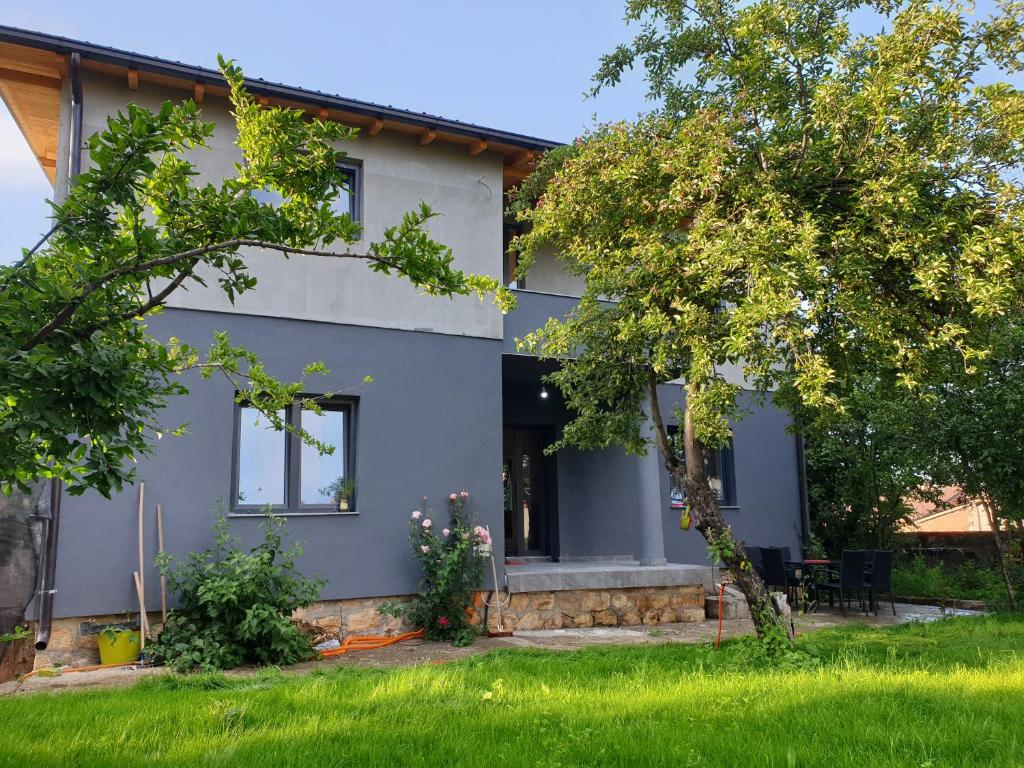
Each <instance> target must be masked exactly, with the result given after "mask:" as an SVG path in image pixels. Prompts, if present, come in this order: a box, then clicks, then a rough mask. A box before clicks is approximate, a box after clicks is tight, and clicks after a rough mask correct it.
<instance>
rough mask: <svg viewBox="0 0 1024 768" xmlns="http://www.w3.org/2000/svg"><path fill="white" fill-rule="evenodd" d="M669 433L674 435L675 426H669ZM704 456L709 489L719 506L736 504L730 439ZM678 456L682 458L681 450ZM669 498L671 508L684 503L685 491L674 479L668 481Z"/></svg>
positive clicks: (734, 470)
mask: <svg viewBox="0 0 1024 768" xmlns="http://www.w3.org/2000/svg"><path fill="white" fill-rule="evenodd" d="M668 429H669V434H670V435H671V436H672V437H674V436H675V433H676V427H669V428H668ZM709 454H710V455H708V456H707V457H706V459H705V460H706V461H707V474H708V484H709V485H710V486H711V490H713V491H714V492H715V496H717V497H718V505H719V506H720V507H735V506H736V465H735V461H734V458H733V450H732V440H730V441H729V445H727V446H725V447H724V448H717V449H715V450H713V451H710V452H709ZM679 458H680V459H683V455H682V452H680V454H679ZM670 487H671V489H670V491H669V498H670V503H671V506H672V508H673V509H681V508H682V507H683V505H684V504H685V503H686V492H685V491H684V490H683V489H682V488H680V487H679V486H677V485H676V483H675V480H671V483H670Z"/></svg>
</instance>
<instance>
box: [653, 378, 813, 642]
mask: <svg viewBox="0 0 1024 768" xmlns="http://www.w3.org/2000/svg"><path fill="white" fill-rule="evenodd" d="M696 391H697V390H696V387H695V385H693V384H690V385H689V386H688V388H687V394H688V395H689V396H690V397H692V396H693V395H694V394H695V393H696ZM648 394H649V396H650V404H651V420H652V422H653V423H654V431H655V436H656V439H657V442H658V449H659V451H660V452H661V455H662V458H663V459H664V460H665V467H666V469H668V471H669V473H670V474H671V475H672V477H673V479H675V481H676V482H677V483H679V484H680V486H681V487H682V488H684V489H685V491H686V502H687V504H689V506H690V518H691V520H692V521H693V525H694V527H695V528H696V529H697V530H698V531H700V533H701V535H702V536H703V537H704V539H705V541H707V542H708V546H709V549H711V550H712V551H713V552H714V553H715V554H716V555H717V557H718V559H719V560H720V562H721V564H722V565H723V566H724V567H726V568H728V569H729V573H730V574H731V575H732V578H733V581H734V582H735V583H736V586H737V587H739V590H740V591H741V592H742V593H743V596H744V598H746V601H747V606H748V607H749V608H750V616H751V618H752V619H753V622H754V631H755V632H757V636H758V637H761V638H763V637H765V636H766V635H767V634H769V633H771V632H772V631H773V630H781V631H782V632H783V633H784V636H785V637H789V638H790V639H792V636H793V633H792V628H791V627H790V626H787V622H785V621H784V620H783V617H782V615H781V614H780V613H779V611H778V609H777V608H776V607H775V605H774V604H773V602H772V599H771V595H769V593H768V588H767V587H766V586H765V583H764V581H763V580H762V579H761V577H760V576H759V575H758V573H757V571H755V570H754V567H753V564H752V563H751V562H750V558H749V557H747V551H746V550H745V549H744V548H743V544H742V543H741V542H740V541H739V540H738V539H737V538H736V536H735V535H734V534H733V532H732V527H731V526H729V525H728V523H726V522H725V519H724V518H723V517H722V511H721V510H720V509H719V507H718V499H717V498H715V494H714V492H713V491H712V490H711V485H710V484H709V483H708V476H707V470H706V469H705V463H704V455H705V454H704V446H703V445H702V444H701V442H700V441H699V440H698V439H697V436H696V434H695V433H694V429H693V422H692V419H691V417H690V410H689V400H690V398H688V400H687V408H686V413H685V419H684V424H683V451H684V456H685V464H684V463H683V462H681V461H680V460H679V457H678V455H676V452H675V450H674V449H673V448H672V445H671V442H670V441H669V438H668V432H667V430H666V429H665V424H664V422H663V421H662V418H661V412H660V410H659V406H658V392H657V382H656V380H655V379H654V377H653V375H652V376H651V378H650V382H649V386H648Z"/></svg>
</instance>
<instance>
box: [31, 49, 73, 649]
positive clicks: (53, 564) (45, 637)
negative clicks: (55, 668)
mask: <svg viewBox="0 0 1024 768" xmlns="http://www.w3.org/2000/svg"><path fill="white" fill-rule="evenodd" d="M69 59H70V62H69V64H70V66H69V68H68V69H69V74H70V76H71V136H70V139H69V141H68V189H70V188H71V185H72V184H74V182H75V179H76V178H78V174H80V173H81V172H82V56H81V54H80V53H78V52H74V53H72V54H71V56H70V57H69ZM60 497H61V482H60V480H57V479H56V478H54V479H53V480H51V481H50V504H49V507H50V510H49V512H50V514H49V515H48V516H47V517H45V518H43V520H44V522H45V525H46V531H45V534H44V535H45V541H44V544H43V547H42V549H41V551H40V553H39V559H40V563H39V589H38V590H37V591H36V595H37V597H38V603H37V606H38V608H37V615H38V621H37V623H36V643H35V646H36V650H37V651H45V650H46V646H47V645H49V644H50V629H51V628H52V626H53V595H54V593H55V592H56V591H57V590H56V588H55V586H54V585H55V584H56V580H57V534H58V533H59V530H60Z"/></svg>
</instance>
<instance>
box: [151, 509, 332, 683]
mask: <svg viewBox="0 0 1024 768" xmlns="http://www.w3.org/2000/svg"><path fill="white" fill-rule="evenodd" d="M284 526H285V521H284V519H283V518H281V517H276V516H274V515H273V514H271V513H268V514H267V519H266V521H265V522H264V523H263V524H262V525H261V530H262V531H263V542H262V543H261V544H260V545H259V546H257V547H255V548H253V549H252V550H250V551H248V552H245V551H243V550H241V549H239V548H238V540H237V539H236V538H234V537H233V536H231V534H230V532H229V530H228V520H227V518H226V517H224V516H221V517H220V518H218V520H217V522H216V523H215V524H214V526H213V533H214V544H213V546H212V547H210V548H209V549H207V550H206V551H205V552H193V553H191V554H189V556H188V559H187V560H186V561H185V562H183V563H180V564H179V565H177V566H176V567H172V565H173V558H171V557H169V556H164V557H162V558H161V559H160V569H161V572H162V573H163V574H164V575H165V576H167V584H168V587H169V589H170V591H171V592H172V593H174V594H176V595H177V598H178V600H179V602H180V606H179V607H178V608H175V609H174V610H172V611H171V612H170V613H169V614H168V616H167V625H166V626H165V627H164V629H163V631H162V632H161V634H160V637H159V639H158V641H157V643H156V644H154V645H153V646H151V647H150V648H147V652H152V654H153V655H154V657H155V658H156V659H157V660H159V661H163V662H164V663H166V664H167V665H168V666H170V667H171V668H172V669H175V670H177V671H192V670H201V671H203V672H210V671H215V670H219V669H232V668H234V667H237V666H238V665H240V664H247V663H248V664H261V665H267V664H294V663H295V662H297V661H302V660H303V659H306V658H310V657H311V656H312V650H311V649H310V646H309V642H308V640H307V639H306V637H305V636H304V635H303V634H302V633H301V632H300V631H299V629H298V627H297V626H296V625H295V624H294V623H293V622H292V620H291V616H292V613H293V612H294V611H295V609H296V608H304V607H306V606H308V605H311V604H312V603H313V602H314V601H315V600H316V599H317V598H318V597H319V595H320V590H321V588H322V587H323V585H324V584H325V583H326V582H325V581H324V580H322V579H310V578H307V577H305V576H303V575H302V574H301V573H299V571H298V568H297V567H296V564H295V560H296V558H298V557H300V556H301V555H302V546H301V545H300V544H299V543H298V542H296V543H294V544H292V546H290V547H287V548H285V546H284V536H285V532H284Z"/></svg>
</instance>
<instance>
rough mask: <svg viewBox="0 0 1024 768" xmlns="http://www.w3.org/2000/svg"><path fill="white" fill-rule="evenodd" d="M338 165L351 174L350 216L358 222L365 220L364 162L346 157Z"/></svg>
mask: <svg viewBox="0 0 1024 768" xmlns="http://www.w3.org/2000/svg"><path fill="white" fill-rule="evenodd" d="M338 167H339V168H341V169H343V170H346V171H348V172H349V173H350V174H351V179H352V181H351V183H350V185H349V186H350V190H349V192H350V194H351V198H352V204H351V205H350V206H349V207H350V210H349V216H351V217H352V221H354V222H356V223H357V224H362V222H363V164H362V162H360V161H358V160H356V159H355V158H351V157H346V158H345V159H344V160H343V161H341V162H340V163H338Z"/></svg>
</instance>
